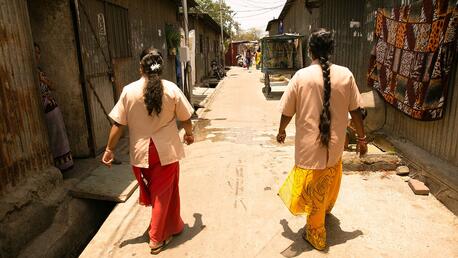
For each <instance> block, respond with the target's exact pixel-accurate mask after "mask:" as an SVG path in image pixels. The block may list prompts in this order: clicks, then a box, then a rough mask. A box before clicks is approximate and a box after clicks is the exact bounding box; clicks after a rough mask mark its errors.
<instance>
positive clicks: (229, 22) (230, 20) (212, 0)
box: [196, 0, 240, 36]
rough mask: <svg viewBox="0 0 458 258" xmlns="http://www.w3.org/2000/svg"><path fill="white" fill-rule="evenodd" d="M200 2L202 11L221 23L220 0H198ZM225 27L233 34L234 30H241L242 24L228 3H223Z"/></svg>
mask: <svg viewBox="0 0 458 258" xmlns="http://www.w3.org/2000/svg"><path fill="white" fill-rule="evenodd" d="M196 1H197V3H198V4H199V9H200V11H202V12H205V13H208V14H209V15H210V16H211V17H212V18H213V19H214V20H215V21H217V22H218V23H220V4H219V0H196ZM222 13H223V27H224V30H225V31H227V32H228V33H229V34H231V36H232V35H233V31H235V32H236V33H237V32H239V31H240V24H239V23H238V22H237V21H235V20H234V17H233V15H234V11H233V10H232V9H231V7H230V6H228V5H227V4H226V3H224V1H223V3H222Z"/></svg>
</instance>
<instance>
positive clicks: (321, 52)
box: [309, 29, 334, 147]
mask: <svg viewBox="0 0 458 258" xmlns="http://www.w3.org/2000/svg"><path fill="white" fill-rule="evenodd" d="M309 47H310V51H311V52H312V55H313V58H318V60H319V62H320V65H321V70H322V71H323V83H324V85H323V86H324V96H323V110H322V111H321V115H320V125H319V128H320V141H321V144H323V145H324V146H326V147H329V141H330V139H331V110H330V100H331V73H330V63H329V57H330V55H331V54H332V52H333V51H334V39H333V37H332V34H331V32H330V31H328V30H326V29H319V30H317V31H315V32H313V33H312V35H311V36H310V39H309Z"/></svg>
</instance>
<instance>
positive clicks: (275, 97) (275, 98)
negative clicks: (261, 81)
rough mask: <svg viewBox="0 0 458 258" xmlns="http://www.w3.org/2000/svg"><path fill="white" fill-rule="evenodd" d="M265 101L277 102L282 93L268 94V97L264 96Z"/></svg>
mask: <svg viewBox="0 0 458 258" xmlns="http://www.w3.org/2000/svg"><path fill="white" fill-rule="evenodd" d="M264 96H265V98H266V100H267V101H277V100H280V99H281V97H282V96H283V91H273V92H271V93H270V96H267V95H266V94H264Z"/></svg>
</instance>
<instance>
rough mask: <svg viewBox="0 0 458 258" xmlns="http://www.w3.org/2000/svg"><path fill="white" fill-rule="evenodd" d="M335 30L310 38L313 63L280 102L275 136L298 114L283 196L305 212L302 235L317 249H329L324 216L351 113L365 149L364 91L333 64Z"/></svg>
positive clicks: (337, 180) (300, 212)
mask: <svg viewBox="0 0 458 258" xmlns="http://www.w3.org/2000/svg"><path fill="white" fill-rule="evenodd" d="M333 50H334V39H333V36H332V33H331V32H329V31H328V30H326V29H319V30H317V31H315V32H314V33H312V35H311V36H310V39H309V55H310V56H311V58H312V59H313V62H312V64H311V65H310V66H308V67H306V68H304V69H301V70H299V71H298V72H297V73H296V74H295V75H294V76H293V78H292V79H291V80H290V82H289V84H288V88H287V90H286V91H285V93H284V94H283V96H282V99H281V101H280V109H281V112H282V116H281V121H280V127H279V130H278V135H277V141H278V142H279V143H284V141H285V138H286V132H285V129H286V127H287V125H288V124H289V122H290V121H291V119H292V117H293V116H295V124H296V137H295V166H294V168H293V169H292V171H291V172H290V174H289V175H288V178H287V179H286V181H285V182H284V184H283V186H282V187H281V188H280V191H279V196H280V198H281V199H282V200H283V202H284V203H285V205H286V207H287V208H288V209H289V210H290V211H291V213H292V214H294V215H307V224H306V225H305V231H304V235H303V238H304V240H306V241H308V242H309V243H310V244H311V245H312V246H313V247H314V248H316V249H318V250H323V249H325V248H326V229H325V217H326V214H327V213H330V212H331V210H332V208H333V206H334V203H335V202H336V199H337V196H338V194H339V188H340V181H341V178H342V153H343V150H344V144H345V133H346V128H347V124H348V115H347V114H348V112H350V114H351V117H352V120H353V122H354V124H355V128H356V131H357V134H358V144H357V149H358V151H359V153H360V154H361V155H364V154H366V152H367V143H366V136H365V133H364V127H363V119H362V115H361V108H362V103H361V95H360V93H359V90H358V87H357V85H356V83H355V79H354V77H353V74H352V73H351V72H350V70H349V69H348V68H346V67H343V66H339V65H335V64H331V63H330V62H329V58H330V56H331V54H332V53H333Z"/></svg>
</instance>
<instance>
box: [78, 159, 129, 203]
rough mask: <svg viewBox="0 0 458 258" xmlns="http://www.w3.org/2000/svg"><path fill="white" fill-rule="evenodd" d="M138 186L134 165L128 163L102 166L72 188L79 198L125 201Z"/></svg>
mask: <svg viewBox="0 0 458 258" xmlns="http://www.w3.org/2000/svg"><path fill="white" fill-rule="evenodd" d="M136 188H137V181H136V180H135V177H134V175H133V173H132V167H131V166H130V165H127V164H124V163H123V164H121V165H113V166H112V167H111V168H107V167H105V166H100V167H98V168H96V169H94V170H93V171H92V172H91V173H90V175H89V176H88V177H86V178H85V179H84V180H82V181H81V182H80V183H78V184H76V185H75V186H73V187H72V188H71V189H70V193H71V194H72V195H73V196H75V197H79V198H86V199H95V200H105V201H113V202H125V201H126V200H127V199H128V198H129V197H130V196H131V195H132V193H133V192H134V191H135V189H136Z"/></svg>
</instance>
